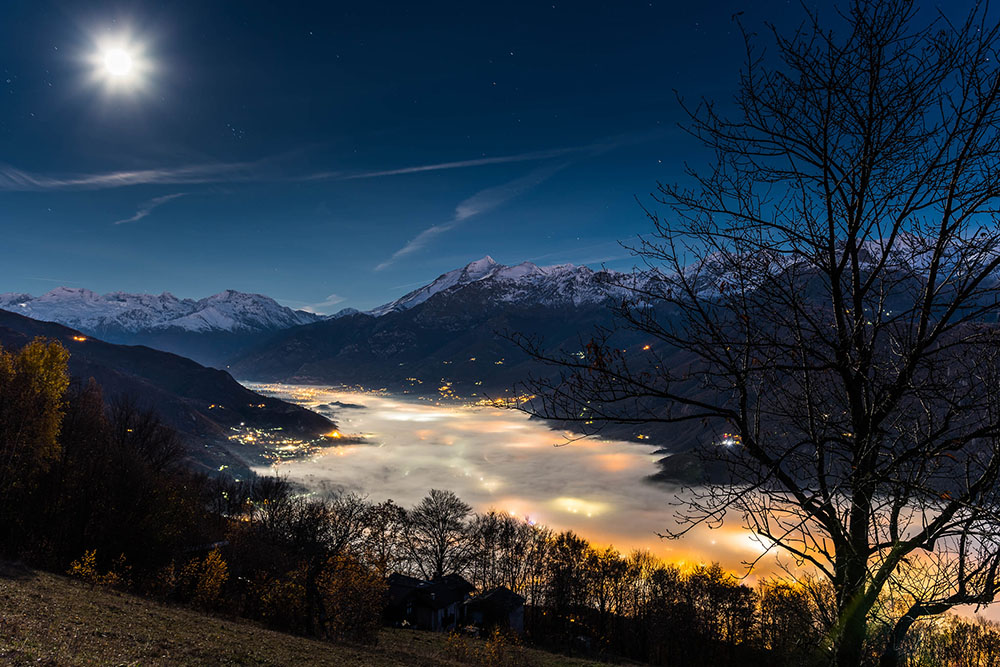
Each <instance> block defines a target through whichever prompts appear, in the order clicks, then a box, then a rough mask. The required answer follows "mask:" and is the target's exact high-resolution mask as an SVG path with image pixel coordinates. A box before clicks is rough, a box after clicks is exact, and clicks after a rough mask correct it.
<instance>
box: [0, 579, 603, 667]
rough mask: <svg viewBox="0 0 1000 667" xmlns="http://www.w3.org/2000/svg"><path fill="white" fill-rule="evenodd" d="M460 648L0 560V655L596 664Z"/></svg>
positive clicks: (40, 659) (7, 661)
mask: <svg viewBox="0 0 1000 667" xmlns="http://www.w3.org/2000/svg"><path fill="white" fill-rule="evenodd" d="M477 644H479V645H480V646H482V645H484V644H485V643H484V642H479V641H478V640H475V641H473V642H471V643H470V644H467V645H466V649H468V648H470V647H471V649H472V651H471V652H472V653H478V651H477ZM469 652H470V651H468V650H466V651H465V653H466V654H468V653H469ZM460 657H461V652H459V651H456V650H455V647H454V646H450V645H449V642H448V640H447V637H446V636H444V635H441V634H436V633H427V632H416V631H408V630H388V629H387V630H384V631H383V632H382V634H381V636H380V638H379V642H378V645H376V646H349V645H342V644H331V643H326V642H320V641H315V640H310V639H305V638H302V637H295V636H291V635H286V634H282V633H279V632H274V631H272V630H267V629H265V628H262V627H260V626H258V625H255V624H253V623H248V622H244V621H239V620H230V619H225V618H219V617H215V616H209V615H205V614H202V613H199V612H197V611H193V610H190V609H186V608H182V607H178V606H172V605H165V604H160V603H157V602H153V601H150V600H147V599H144V598H140V597H136V596H133V595H128V594H125V593H121V592H118V591H114V590H107V589H102V588H91V587H90V586H89V585H87V584H84V583H81V582H78V581H75V580H71V579H69V578H67V577H62V576H58V575H53V574H49V573H46V572H40V571H37V570H32V569H29V568H25V567H21V566H17V565H10V564H5V563H0V664H4V665H29V664H30V665H282V666H284V665H360V666H367V665H372V666H375V665H379V666H381V665H400V666H408V667H409V666H416V665H461V664H470V662H469V661H468V660H471V663H472V664H503V665H507V664H525V665H533V666H537V667H550V666H551V667H554V666H556V665H579V666H583V665H594V664H596V663H591V662H586V661H581V660H575V659H572V658H567V657H564V656H559V655H555V654H551V653H546V652H543V651H536V650H532V649H520V648H518V649H516V650H515V651H511V652H508V653H506V654H505V655H503V656H501V659H500V661H499V662H497V661H495V660H494V661H493V662H492V663H491V662H489V661H487V662H485V663H484V661H483V660H482V659H477V658H471V659H467V660H466V661H462V660H460V659H458V658H460Z"/></svg>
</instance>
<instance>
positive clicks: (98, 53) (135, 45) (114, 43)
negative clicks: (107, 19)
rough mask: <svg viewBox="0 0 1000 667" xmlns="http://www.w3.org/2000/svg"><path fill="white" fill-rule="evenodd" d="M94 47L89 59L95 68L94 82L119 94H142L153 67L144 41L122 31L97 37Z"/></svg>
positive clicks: (93, 70)
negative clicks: (112, 35)
mask: <svg viewBox="0 0 1000 667" xmlns="http://www.w3.org/2000/svg"><path fill="white" fill-rule="evenodd" d="M94 47H95V48H94V50H93V51H92V52H91V54H90V56H89V57H88V58H87V60H88V61H89V63H90V66H91V67H92V68H93V69H92V74H91V81H92V82H93V83H94V84H97V85H99V86H102V87H103V88H104V89H105V91H106V92H108V93H115V94H116V95H118V94H123V93H140V92H143V91H144V90H145V89H147V88H148V85H149V80H148V79H149V75H150V74H151V73H152V70H153V68H152V67H151V64H150V62H149V60H148V58H147V57H146V53H145V48H144V46H143V44H142V42H141V41H138V40H136V39H135V38H134V36H131V35H126V34H123V35H118V36H117V37H105V38H98V39H95V40H94Z"/></svg>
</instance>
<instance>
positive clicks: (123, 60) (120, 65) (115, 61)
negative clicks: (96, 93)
mask: <svg viewBox="0 0 1000 667" xmlns="http://www.w3.org/2000/svg"><path fill="white" fill-rule="evenodd" d="M103 60H104V69H105V71H106V72H107V73H108V74H109V75H111V76H114V77H123V76H128V75H129V74H130V73H131V72H132V56H130V55H129V54H128V52H126V51H125V49H108V50H107V51H105V52H104V58H103Z"/></svg>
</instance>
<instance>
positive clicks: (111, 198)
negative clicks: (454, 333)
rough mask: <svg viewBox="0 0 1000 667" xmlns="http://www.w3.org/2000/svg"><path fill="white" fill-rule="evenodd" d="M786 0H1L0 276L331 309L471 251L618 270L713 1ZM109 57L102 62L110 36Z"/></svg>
mask: <svg viewBox="0 0 1000 667" xmlns="http://www.w3.org/2000/svg"><path fill="white" fill-rule="evenodd" d="M739 11H743V12H744V14H743V16H742V20H743V22H744V24H745V25H746V26H747V27H748V28H750V29H752V30H764V29H765V27H764V23H765V22H766V21H770V22H775V23H777V26H778V27H779V29H784V28H787V27H794V26H795V25H797V24H798V23H799V21H800V20H801V18H802V13H801V9H800V8H799V5H798V3H794V2H793V3H788V2H785V1H783V0H782V1H778V2H774V1H770V0H763V1H756V2H752V3H751V2H746V1H745V0H744V1H743V2H728V1H727V2H722V3H693V2H652V3H649V2H626V1H622V2H563V1H556V2H555V3H553V2H514V1H511V2H498V3H485V2H468V1H466V2H451V3H439V2H412V1H411V2H397V3H393V2H353V3H346V2H316V3H304V2H274V1H273V0H272V1H267V2H263V1H260V2H251V1H247V0H245V1H240V2H236V1H235V0H231V1H226V2H222V1H218V2H206V1H205V0H198V1H173V2H141V1H138V2H128V3H125V2H120V3H111V2H100V1H93V2H76V3H66V2H47V1H45V0H4V1H3V3H2V8H0V69H2V76H0V230H2V238H0V278H2V281H0V292H7V291H18V292H28V293H31V294H40V293H43V292H46V291H48V290H50V289H52V288H53V287H56V286H58V285H66V286H72V287H87V288H89V289H92V290H95V291H98V292H107V291H117V290H123V291H130V292H152V293H159V292H162V291H170V292H173V293H174V294H176V295H178V296H182V297H202V296H207V295H209V294H212V293H215V292H218V291H221V290H223V289H226V288H232V289H237V290H241V291H249V292H261V293H264V294H268V295H270V296H273V297H274V298H276V299H278V300H279V301H280V302H282V303H284V304H286V305H290V306H293V307H310V308H312V309H314V310H317V311H319V312H333V311H336V310H338V309H340V308H342V307H345V306H352V307H356V308H367V307H371V306H374V305H377V304H379V303H383V302H385V301H389V300H391V299H393V298H395V297H397V296H399V295H401V294H402V293H404V292H406V291H408V290H409V289H412V288H413V287H415V286H417V285H419V284H423V283H425V282H427V281H429V280H430V279H433V278H434V277H436V276H437V275H438V274H440V273H442V272H444V271H446V270H449V269H452V268H455V267H457V266H461V265H463V264H465V263H467V262H469V261H471V260H474V259H478V258H479V257H482V256H483V255H486V254H489V255H492V256H493V257H494V258H495V259H496V260H497V261H500V262H503V263H506V264H513V263H518V262H521V261H524V260H531V261H534V262H536V263H538V264H543V265H544V264H556V263H564V262H572V263H576V264H581V263H582V264H588V265H591V266H593V267H599V266H600V265H602V264H604V265H606V266H607V267H609V268H615V269H627V268H630V267H631V266H632V265H633V264H634V263H635V261H634V259H633V258H631V257H629V256H628V253H627V252H626V251H624V250H623V249H622V248H621V247H620V246H619V245H618V244H617V241H619V240H627V239H629V238H630V237H633V236H634V235H635V234H636V233H639V232H643V231H646V230H647V229H648V224H647V221H646V220H645V218H644V216H643V213H642V211H641V209H640V207H639V204H638V203H637V202H636V199H635V198H636V197H639V198H640V199H643V198H645V197H647V196H648V193H649V192H650V191H651V190H653V189H654V188H655V185H656V181H657V180H665V181H673V180H676V179H677V178H679V177H680V176H681V170H682V168H683V162H684V161H685V160H687V161H691V162H694V163H696V164H697V163H698V162H699V161H700V160H704V158H705V156H704V155H702V154H701V152H700V151H699V150H698V149H697V147H696V146H695V145H694V144H693V142H692V140H691V139H690V138H688V137H687V136H686V135H685V134H684V133H683V132H681V131H680V130H678V129H677V127H676V123H677V121H678V120H680V119H681V117H682V115H681V111H680V108H679V106H678V104H677V102H676V99H675V96H674V90H675V89H676V90H678V91H680V92H681V93H682V94H683V95H684V96H685V97H686V98H692V99H693V98H697V97H698V96H701V95H707V96H710V97H715V98H719V99H720V100H723V101H724V100H725V99H727V98H729V97H730V96H731V93H732V91H733V89H734V85H735V81H736V78H737V75H738V69H739V65H740V62H741V61H742V57H743V44H742V41H741V39H740V37H739V33H738V31H737V28H736V25H735V24H734V23H733V21H732V18H731V17H732V15H733V14H734V13H735V12H739ZM123 59H124V60H123Z"/></svg>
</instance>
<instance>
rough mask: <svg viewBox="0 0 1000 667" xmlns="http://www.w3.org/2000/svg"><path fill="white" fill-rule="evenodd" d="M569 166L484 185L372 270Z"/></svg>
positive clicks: (548, 167) (549, 167) (552, 166)
mask: <svg viewBox="0 0 1000 667" xmlns="http://www.w3.org/2000/svg"><path fill="white" fill-rule="evenodd" d="M569 165H570V163H569V162H558V163H552V164H547V165H544V166H542V167H538V168H537V169H534V170H532V171H531V172H530V173H528V174H526V175H525V176H521V177H520V178H516V179H514V180H513V181H508V182H507V183H503V184H502V185H496V186H494V187H491V188H486V189H485V190H480V191H479V192H477V193H476V194H474V195H472V196H471V197H469V198H467V199H464V200H462V201H461V202H459V204H458V206H456V207H455V214H454V215H453V216H452V217H451V219H450V220H447V221H445V222H442V223H439V224H437V225H433V226H431V227H428V228H427V229H425V230H423V231H422V232H420V233H419V234H417V235H416V236H415V237H413V238H412V239H410V240H409V241H408V242H407V243H406V245H404V246H403V247H402V248H400V249H399V250H397V251H396V252H394V253H393V254H392V256H391V257H389V259H387V260H385V261H384V262H382V263H380V264H378V265H377V266H376V267H375V270H376V271H382V270H383V269H385V268H387V267H389V266H391V265H392V264H393V263H394V262H396V261H397V260H399V259H400V258H402V257H406V256H407V255H411V254H413V253H415V252H417V251H418V250H420V249H422V248H424V247H425V246H426V245H427V244H428V243H430V242H431V241H432V240H433V239H434V238H436V237H438V236H440V235H441V234H444V233H445V232H447V231H451V230H452V229H454V228H456V227H458V226H459V225H461V224H462V223H463V222H465V221H466V220H468V219H469V218H474V217H476V216H477V215H482V214H483V213H486V212H488V211H492V210H493V209H495V208H497V207H499V206H501V205H503V204H504V203H506V202H507V201H509V200H511V199H514V198H515V197H518V196H520V195H522V194H524V193H525V192H528V191H529V190H531V189H533V188H535V187H538V186H539V185H541V184H542V183H543V182H544V181H546V180H548V179H549V178H551V177H552V176H553V175H554V174H556V173H557V172H559V171H561V170H563V169H565V168H566V167H568V166H569Z"/></svg>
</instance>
